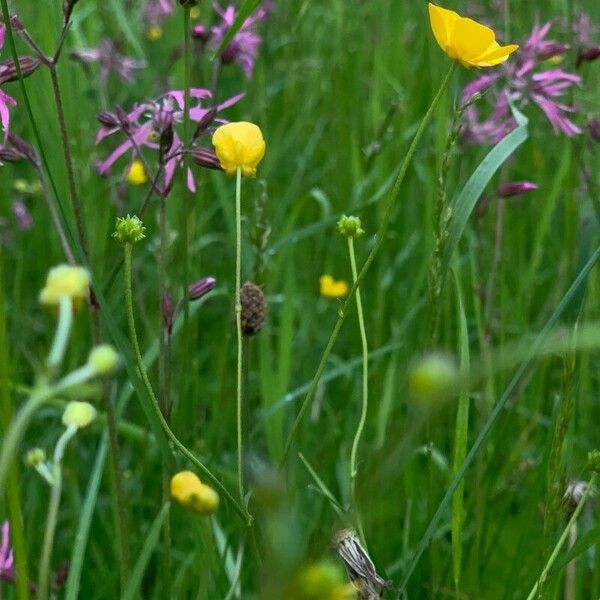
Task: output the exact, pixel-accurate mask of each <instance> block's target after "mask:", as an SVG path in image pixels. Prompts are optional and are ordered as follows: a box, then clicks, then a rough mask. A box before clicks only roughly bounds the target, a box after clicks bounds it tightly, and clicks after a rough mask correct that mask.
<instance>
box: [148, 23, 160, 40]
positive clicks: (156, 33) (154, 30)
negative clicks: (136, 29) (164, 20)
mask: <svg viewBox="0 0 600 600" xmlns="http://www.w3.org/2000/svg"><path fill="white" fill-rule="evenodd" d="M162 36H163V30H162V27H160V26H159V25H154V26H153V27H150V29H148V31H147V32H146V37H147V38H148V39H149V40H150V41H151V42H157V41H158V40H160V38H161V37H162Z"/></svg>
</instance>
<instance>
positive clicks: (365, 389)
mask: <svg viewBox="0 0 600 600" xmlns="http://www.w3.org/2000/svg"><path fill="white" fill-rule="evenodd" d="M348 254H349V255H350V266H351V268H352V281H356V279H357V277H358V274H357V270H356V256H355V253H354V238H353V237H352V236H349V237H348ZM356 309H357V312H358V328H359V329H360V340H361V345H362V408H361V413H360V420H359V422H358V427H357V428H356V433H355V434H354V440H353V441H352V451H351V453H350V490H351V494H352V502H353V504H354V510H355V512H356V520H357V529H358V534H359V536H360V539H361V542H362V543H363V544H364V545H366V542H365V535H364V531H363V526H362V521H361V518H360V513H359V510H358V506H357V502H356V474H357V473H358V469H357V466H356V455H357V453H358V445H359V443H360V438H361V436H362V433H363V430H364V428H365V423H366V421H367V412H368V410H369V347H368V345H367V332H366V329H365V317H364V313H363V307H362V299H361V296H360V288H356Z"/></svg>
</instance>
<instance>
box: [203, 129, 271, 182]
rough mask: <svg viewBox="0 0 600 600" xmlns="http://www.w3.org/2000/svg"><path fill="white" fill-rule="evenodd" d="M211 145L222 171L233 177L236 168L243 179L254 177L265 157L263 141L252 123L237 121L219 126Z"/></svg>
mask: <svg viewBox="0 0 600 600" xmlns="http://www.w3.org/2000/svg"><path fill="white" fill-rule="evenodd" d="M212 143H213V145H214V147H215V152H216V154H217V158H218V159H219V162H220V163H221V166H222V167H223V169H224V171H225V172H226V173H227V174H228V175H233V173H235V172H236V170H237V169H238V168H240V169H241V170H242V175H244V176H245V177H256V167H257V166H258V163H259V162H260V161H261V160H262V158H263V156H264V155H265V148H266V144H265V140H264V139H263V135H262V132H261V130H260V128H259V127H258V126H257V125H254V123H248V122H246V121H239V122H237V123H227V125H221V127H219V128H218V129H217V130H216V131H215V132H214V134H213V137H212Z"/></svg>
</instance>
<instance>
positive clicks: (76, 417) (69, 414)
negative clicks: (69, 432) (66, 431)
mask: <svg viewBox="0 0 600 600" xmlns="http://www.w3.org/2000/svg"><path fill="white" fill-rule="evenodd" d="M96 414H97V413H96V409H95V408H94V407H93V406H92V405H91V404H90V403H89V402H76V401H72V402H69V403H68V404H67V406H66V408H65V411H64V412H63V416H62V422H63V424H64V425H65V427H69V426H71V425H74V426H75V427H77V429H83V428H84V427H87V426H88V425H89V424H90V423H91V422H92V421H93V420H94V419H95V418H96Z"/></svg>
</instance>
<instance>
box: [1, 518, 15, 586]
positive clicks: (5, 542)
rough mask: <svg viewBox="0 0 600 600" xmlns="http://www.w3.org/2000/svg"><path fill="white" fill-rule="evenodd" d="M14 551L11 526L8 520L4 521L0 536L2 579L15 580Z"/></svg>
mask: <svg viewBox="0 0 600 600" xmlns="http://www.w3.org/2000/svg"><path fill="white" fill-rule="evenodd" d="M14 562H15V561H14V557H13V551H12V548H11V547H10V526H9V524H8V521H4V523H2V531H1V536H0V580H2V579H4V580H5V581H10V582H12V583H14V581H15V564H14Z"/></svg>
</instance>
